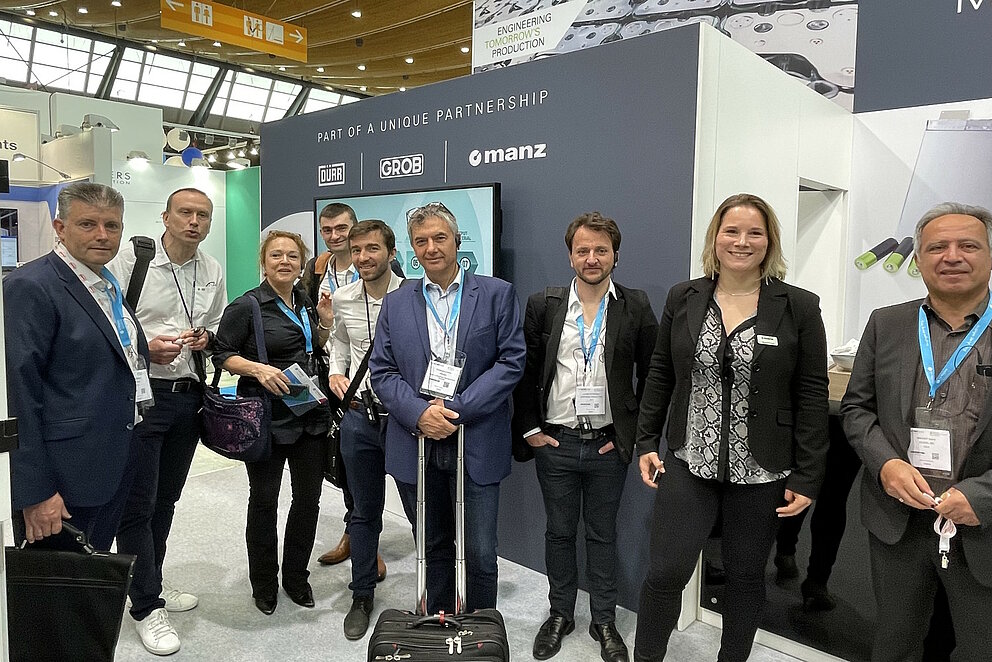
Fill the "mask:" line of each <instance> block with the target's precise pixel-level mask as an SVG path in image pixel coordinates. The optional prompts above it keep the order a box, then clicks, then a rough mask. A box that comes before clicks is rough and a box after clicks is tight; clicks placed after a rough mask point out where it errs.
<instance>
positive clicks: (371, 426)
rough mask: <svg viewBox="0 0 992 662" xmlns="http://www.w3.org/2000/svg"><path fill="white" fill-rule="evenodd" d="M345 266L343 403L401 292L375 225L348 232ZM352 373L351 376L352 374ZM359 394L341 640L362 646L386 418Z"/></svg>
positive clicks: (368, 396)
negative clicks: (349, 270) (393, 295)
mask: <svg viewBox="0 0 992 662" xmlns="http://www.w3.org/2000/svg"><path fill="white" fill-rule="evenodd" d="M348 242H349V243H350V245H351V256H350V258H349V259H350V260H351V262H352V263H353V264H354V265H355V268H356V269H357V270H358V275H359V277H360V280H358V281H356V282H354V283H349V284H347V285H342V286H341V287H340V288H338V289H337V290H335V292H334V331H333V332H332V334H331V339H330V345H331V351H330V357H331V358H330V364H331V367H330V380H329V381H330V386H331V390H332V391H334V395H336V396H337V397H338V398H340V399H342V400H343V399H344V397H345V394H346V392H347V391H348V388H349V386H350V384H351V381H350V380H349V379H348V377H347V376H346V375H348V374H351V375H352V376H353V377H354V376H355V371H356V370H357V369H358V367H359V366H360V365H361V364H362V360H363V359H364V357H365V355H366V354H367V353H368V352H369V350H370V348H371V346H372V339H373V338H374V337H375V325H376V322H377V321H378V319H379V310H380V309H381V308H382V300H383V298H384V297H385V296H386V294H387V293H389V292H392V291H393V290H395V289H396V288H398V287H399V286H400V283H402V282H403V281H402V279H401V278H400V277H399V276H397V275H396V274H394V273H393V272H392V271H391V270H390V268H389V265H390V262H391V261H392V260H393V258H394V257H395V256H396V237H395V235H394V234H393V231H392V229H390V227H389V226H388V225H386V224H385V223H383V222H382V221H379V220H369V221H361V222H360V223H357V224H355V225H353V226H351V230H350V231H349V232H348ZM349 366H350V368H351V370H350V372H349ZM360 378H361V379H362V385H361V387H360V388H359V389H358V390H357V393H358V394H359V395H358V396H356V397H355V398H354V399H353V400H352V401H351V402H349V403H346V404H347V405H348V407H349V408H348V409H347V411H346V412H345V415H344V418H343V419H342V420H341V455H342V456H343V458H344V464H345V470H346V471H347V473H348V481H349V485H350V486H351V493H352V495H353V505H352V508H351V522H350V524H349V527H348V529H349V532H350V538H351V585H350V586H349V587H348V588H350V589H351V592H352V598H353V602H352V605H351V609H350V610H349V612H348V615H347V616H346V617H345V619H344V635H345V637H347V638H348V639H351V640H354V639H361V638H362V637H363V636H365V632H366V630H368V627H369V616H370V614H371V613H372V598H373V594H374V592H375V583H376V580H377V579H378V572H377V564H376V558H377V554H378V548H379V534H380V533H381V532H382V509H383V507H384V506H385V502H386V454H385V441H386V417H387V415H388V414H387V412H386V410H385V409H384V408H383V407H382V405H381V404H380V403H379V399H378V398H377V397H376V395H375V393H373V391H372V388H371V386H370V384H369V378H368V373H365V374H363V375H361V377H360Z"/></svg>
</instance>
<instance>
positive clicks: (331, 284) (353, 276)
mask: <svg viewBox="0 0 992 662" xmlns="http://www.w3.org/2000/svg"><path fill="white" fill-rule="evenodd" d="M336 262H337V260H336V259H335V258H334V257H333V256H332V257H331V259H330V260H328V261H327V271H325V272H324V277H323V278H322V279H321V280H320V291H319V292H318V293H317V301H314V302H313V303H314V305H316V304H317V303H319V302H320V295H321V294H334V293H335V292H336V291H337V289H338V288H339V287H344V286H345V285H350V284H351V283H357V282H359V280H360V279H358V271H357V270H356V269H355V265H353V264H349V265H348V268H347V269H345V270H344V271H338V270H337V268H336V267H337V265H336V264H335V263H336Z"/></svg>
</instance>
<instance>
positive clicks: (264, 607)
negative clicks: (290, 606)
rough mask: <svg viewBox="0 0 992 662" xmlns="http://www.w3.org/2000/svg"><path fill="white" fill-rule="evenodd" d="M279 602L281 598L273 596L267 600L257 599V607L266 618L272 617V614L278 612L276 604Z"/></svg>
mask: <svg viewBox="0 0 992 662" xmlns="http://www.w3.org/2000/svg"><path fill="white" fill-rule="evenodd" d="M278 601H279V597H278V596H277V595H275V594H272V595H271V596H269V597H266V598H255V606H256V607H257V608H258V610H259V611H260V612H262V613H263V614H265V615H266V616H271V615H272V612H274V611H275V610H276V603H277V602H278Z"/></svg>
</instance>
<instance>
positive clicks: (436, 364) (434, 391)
mask: <svg viewBox="0 0 992 662" xmlns="http://www.w3.org/2000/svg"><path fill="white" fill-rule="evenodd" d="M447 358H448V360H447V361H442V360H440V359H437V358H432V359H431V362H430V363H428V364H427V374H425V375H424V382H423V384H422V385H421V386H420V392H421V393H423V394H424V395H429V396H431V397H432V398H441V399H442V400H451V399H452V398H453V397H455V393H457V392H458V383H459V382H460V381H461V378H462V369H463V368H464V367H465V352H461V351H454V352H450V353H449V355H448V357H447Z"/></svg>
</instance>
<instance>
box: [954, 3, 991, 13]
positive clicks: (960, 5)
mask: <svg viewBox="0 0 992 662" xmlns="http://www.w3.org/2000/svg"><path fill="white" fill-rule="evenodd" d="M983 2H985V0H958V13H959V14H960V13H961V12H963V11H964V10H965V8H967V7H968V5H971V8H972V9H974V10H975V11H978V10H979V9H981V8H982V3H983Z"/></svg>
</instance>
